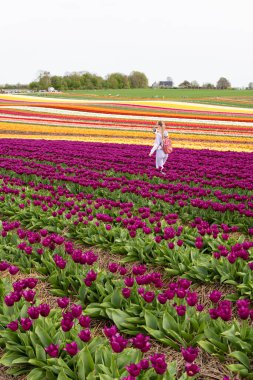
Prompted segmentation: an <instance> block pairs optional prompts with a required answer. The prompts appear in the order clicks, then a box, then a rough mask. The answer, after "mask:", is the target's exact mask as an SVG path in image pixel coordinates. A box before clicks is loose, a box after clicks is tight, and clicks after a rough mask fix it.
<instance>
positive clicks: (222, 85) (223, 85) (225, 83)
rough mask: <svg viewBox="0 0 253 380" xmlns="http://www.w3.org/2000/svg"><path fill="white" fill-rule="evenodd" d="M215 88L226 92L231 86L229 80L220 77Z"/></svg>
mask: <svg viewBox="0 0 253 380" xmlns="http://www.w3.org/2000/svg"><path fill="white" fill-rule="evenodd" d="M216 87H217V88H218V89H219V90H226V89H227V88H230V87H231V84H230V82H229V80H228V79H227V78H224V77H221V78H220V79H219V80H218V82H217V85H216Z"/></svg>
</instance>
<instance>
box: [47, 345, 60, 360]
mask: <svg viewBox="0 0 253 380" xmlns="http://www.w3.org/2000/svg"><path fill="white" fill-rule="evenodd" d="M45 351H46V353H47V354H48V355H49V356H51V358H58V356H59V346H58V345H57V344H50V345H49V346H48V347H46V348H45Z"/></svg>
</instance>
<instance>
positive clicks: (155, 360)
mask: <svg viewBox="0 0 253 380" xmlns="http://www.w3.org/2000/svg"><path fill="white" fill-rule="evenodd" d="M150 361H151V363H152V367H153V368H154V370H155V371H156V373H157V374H158V375H163V374H164V373H165V372H166V370H167V364H166V361H165V355H164V354H154V355H152V356H150Z"/></svg>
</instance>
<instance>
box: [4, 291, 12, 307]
mask: <svg viewBox="0 0 253 380" xmlns="http://www.w3.org/2000/svg"><path fill="white" fill-rule="evenodd" d="M4 302H5V304H6V305H7V306H9V307H11V306H13V305H14V303H15V298H14V296H13V295H12V294H9V295H7V296H5V297H4Z"/></svg>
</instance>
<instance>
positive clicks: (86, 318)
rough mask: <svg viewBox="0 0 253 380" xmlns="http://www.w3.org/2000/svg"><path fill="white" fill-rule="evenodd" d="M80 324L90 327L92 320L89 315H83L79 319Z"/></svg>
mask: <svg viewBox="0 0 253 380" xmlns="http://www.w3.org/2000/svg"><path fill="white" fill-rule="evenodd" d="M78 320H79V324H80V325H81V326H82V327H84V328H85V327H86V328H87V327H90V322H91V319H90V317H89V316H88V315H81V316H80V317H79V318H78Z"/></svg>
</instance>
